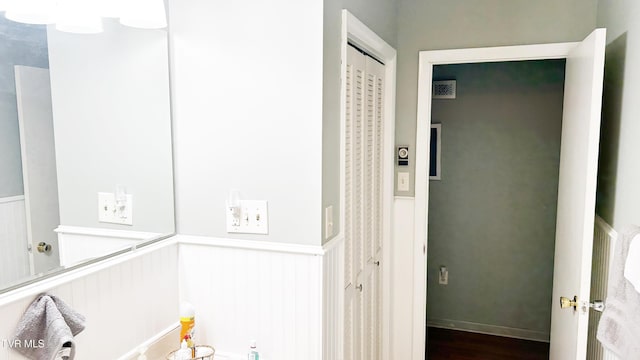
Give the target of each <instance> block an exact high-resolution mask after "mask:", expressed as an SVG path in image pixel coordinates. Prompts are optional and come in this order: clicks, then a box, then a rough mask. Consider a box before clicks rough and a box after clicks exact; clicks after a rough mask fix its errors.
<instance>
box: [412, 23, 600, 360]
mask: <svg viewBox="0 0 640 360" xmlns="http://www.w3.org/2000/svg"><path fill="white" fill-rule="evenodd" d="M605 42H606V30H604V29H596V30H594V31H593V32H592V33H591V34H590V35H589V36H587V37H586V38H585V39H584V40H583V41H581V42H575V43H557V44H540V45H525V46H509V47H496V48H478V49H457V50H442V51H424V52H421V53H420V58H419V79H418V84H419V86H418V99H419V100H418V116H417V132H416V135H417V142H416V179H415V184H416V190H415V202H414V217H415V220H416V221H415V226H414V231H413V234H414V236H413V239H414V249H420V250H422V251H416V252H414V254H413V259H414V261H413V287H412V290H413V291H412V292H413V298H414V302H413V308H412V315H413V316H412V317H413V319H416V320H413V328H412V334H413V336H412V342H413V346H412V352H413V353H412V358H413V359H421V358H424V356H425V329H426V303H427V301H426V270H427V269H426V264H427V261H426V260H427V259H426V253H427V249H428V244H427V229H428V222H427V220H428V219H427V214H428V204H429V194H428V190H429V183H428V180H427V174H428V171H427V170H426V164H427V161H426V159H427V157H428V156H429V150H428V149H429V146H430V144H429V136H428V134H429V127H430V124H431V87H432V78H433V77H432V76H433V66H434V65H439V64H460V63H485V62H496V61H521V60H542V59H563V58H565V59H567V64H566V76H565V90H564V101H563V118H562V141H561V151H560V170H559V185H558V210H557V218H556V243H555V251H554V275H553V292H552V297H553V299H560V298H561V297H566V296H567V295H565V294H569V293H570V294H571V295H568V296H572V295H574V296H573V297H574V298H577V299H580V300H581V301H580V302H579V303H578V302H576V303H575V304H576V306H573V307H571V308H570V309H569V308H565V307H563V308H562V309H561V308H560V306H553V307H552V315H551V334H550V358H551V359H554V360H555V359H576V360H577V359H583V358H585V357H586V347H587V325H588V318H589V317H588V310H589V306H588V304H587V300H588V299H589V291H590V286H589V284H590V279H591V256H592V247H593V226H594V219H595V216H594V215H595V188H596V172H597V161H598V139H599V129H600V109H601V99H602V81H603V77H604V49H605ZM443 171H444V168H443ZM585 304H586V305H585ZM578 305H579V306H578ZM417 319H422V320H417Z"/></svg>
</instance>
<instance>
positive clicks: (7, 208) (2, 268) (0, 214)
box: [0, 196, 31, 287]
mask: <svg viewBox="0 0 640 360" xmlns="http://www.w3.org/2000/svg"><path fill="white" fill-rule="evenodd" d="M29 264H30V262H29V253H28V252H27V220H26V217H25V212H24V196H12V197H5V198H0V287H5V286H7V285H9V284H11V283H14V282H15V281H17V280H19V279H23V278H25V277H27V276H29V275H30V274H31V267H30V265H29Z"/></svg>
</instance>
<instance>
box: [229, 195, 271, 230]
mask: <svg viewBox="0 0 640 360" xmlns="http://www.w3.org/2000/svg"><path fill="white" fill-rule="evenodd" d="M227 232H228V233H242V234H268V233H269V212H268V211H267V202H266V201H262V200H240V223H239V224H237V223H235V222H234V217H233V215H232V212H231V211H230V210H229V209H227Z"/></svg>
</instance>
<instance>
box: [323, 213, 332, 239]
mask: <svg viewBox="0 0 640 360" xmlns="http://www.w3.org/2000/svg"><path fill="white" fill-rule="evenodd" d="M332 236H333V206H332V205H329V206H327V207H326V208H325V209H324V238H325V239H328V238H330V237H332Z"/></svg>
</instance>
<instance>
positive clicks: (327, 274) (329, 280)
mask: <svg viewBox="0 0 640 360" xmlns="http://www.w3.org/2000/svg"><path fill="white" fill-rule="evenodd" d="M323 250H324V257H323V270H322V272H323V274H322V278H323V288H324V290H323V304H322V309H323V310H322V313H323V325H322V338H323V341H322V349H323V352H322V355H323V356H322V359H324V360H334V359H342V357H343V339H344V337H343V334H344V237H343V236H338V237H335V238H334V239H332V240H331V241H330V242H328V243H327V244H326V245H324V246H323Z"/></svg>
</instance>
